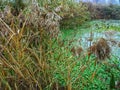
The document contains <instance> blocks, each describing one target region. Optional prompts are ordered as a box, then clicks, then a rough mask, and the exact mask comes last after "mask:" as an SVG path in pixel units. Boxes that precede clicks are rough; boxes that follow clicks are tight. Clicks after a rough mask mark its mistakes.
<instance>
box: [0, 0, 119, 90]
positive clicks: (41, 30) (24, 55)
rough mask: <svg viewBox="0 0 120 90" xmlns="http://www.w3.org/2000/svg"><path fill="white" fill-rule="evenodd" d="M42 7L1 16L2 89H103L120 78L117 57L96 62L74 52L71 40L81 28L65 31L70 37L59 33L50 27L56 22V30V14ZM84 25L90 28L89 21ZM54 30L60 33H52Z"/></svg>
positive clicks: (91, 58) (0, 70) (0, 62)
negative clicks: (73, 53) (49, 14)
mask: <svg viewBox="0 0 120 90" xmlns="http://www.w3.org/2000/svg"><path fill="white" fill-rule="evenodd" d="M45 1H46V2H47V0H45ZM43 4H44V2H43ZM31 8H32V7H31ZM32 10H33V11H32ZM39 11H40V12H39ZM41 11H42V10H41V9H40V8H39V7H37V8H34V9H33V8H32V9H31V10H30V12H31V13H29V10H28V9H27V10H25V11H24V10H23V12H20V13H19V14H20V15H18V16H15V17H14V16H12V14H10V13H9V12H8V14H7V15H8V16H10V17H8V16H7V17H5V18H2V19H1V18H0V39H1V41H0V89H3V90H84V89H85V90H89V89H90V90H93V89H98V90H99V89H100V90H101V89H103V90H104V89H109V88H110V83H112V82H113V83H114V82H115V81H117V80H118V81H119V76H120V74H119V65H118V63H119V61H118V58H115V57H112V58H111V60H106V61H105V62H98V63H96V60H95V57H94V56H90V57H89V56H88V55H85V56H81V57H76V56H73V55H72V53H71V48H72V47H73V45H72V44H71V43H72V42H73V41H75V40H76V39H74V38H76V37H75V35H76V34H77V33H78V30H79V29H75V30H76V32H73V31H74V30H73V31H70V32H69V33H67V32H66V34H67V35H68V36H69V39H66V36H63V34H62V35H60V36H59V35H56V33H54V32H53V31H51V30H53V29H54V25H55V29H54V30H56V28H58V27H56V23H55V24H53V22H55V21H54V18H52V20H51V18H48V17H46V19H44V18H45V17H44V16H46V15H48V13H47V10H46V9H45V8H44V9H43V11H42V12H41ZM40 13H42V15H41V14H40ZM22 15H23V16H22ZM40 15H41V16H40ZM52 15H53V16H54V14H52ZM21 18H22V19H21ZM28 19H29V20H28ZM7 20H8V21H9V22H8V21H7ZM19 20H22V24H21V21H19ZM44 21H50V22H49V23H47V24H45V22H44ZM57 21H59V19H57ZM57 24H58V23H57ZM51 26H52V28H51ZM46 27H47V28H46ZM85 27H88V28H87V30H88V29H89V25H86V26H85ZM49 31H51V32H49ZM83 31H84V29H83ZM48 32H49V33H48ZM52 33H53V34H54V35H56V36H57V37H55V38H53V37H51V34H52ZM71 34H73V35H71ZM78 34H80V35H81V34H83V33H81V32H79V33H78ZM72 37H73V38H72ZM113 66H114V67H113ZM111 73H112V74H111ZM112 75H113V76H112ZM113 77H114V78H115V79H113ZM114 84H115V83H114ZM112 88H115V87H112Z"/></svg>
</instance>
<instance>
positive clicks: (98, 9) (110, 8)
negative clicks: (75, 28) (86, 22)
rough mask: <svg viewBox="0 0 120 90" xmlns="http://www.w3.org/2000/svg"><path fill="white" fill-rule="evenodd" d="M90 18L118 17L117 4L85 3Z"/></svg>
mask: <svg viewBox="0 0 120 90" xmlns="http://www.w3.org/2000/svg"><path fill="white" fill-rule="evenodd" d="M87 5H88V10H89V11H90V12H91V18H92V19H120V15H119V14H120V6H119V5H112V4H111V5H100V4H95V5H94V4H91V3H87Z"/></svg>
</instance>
